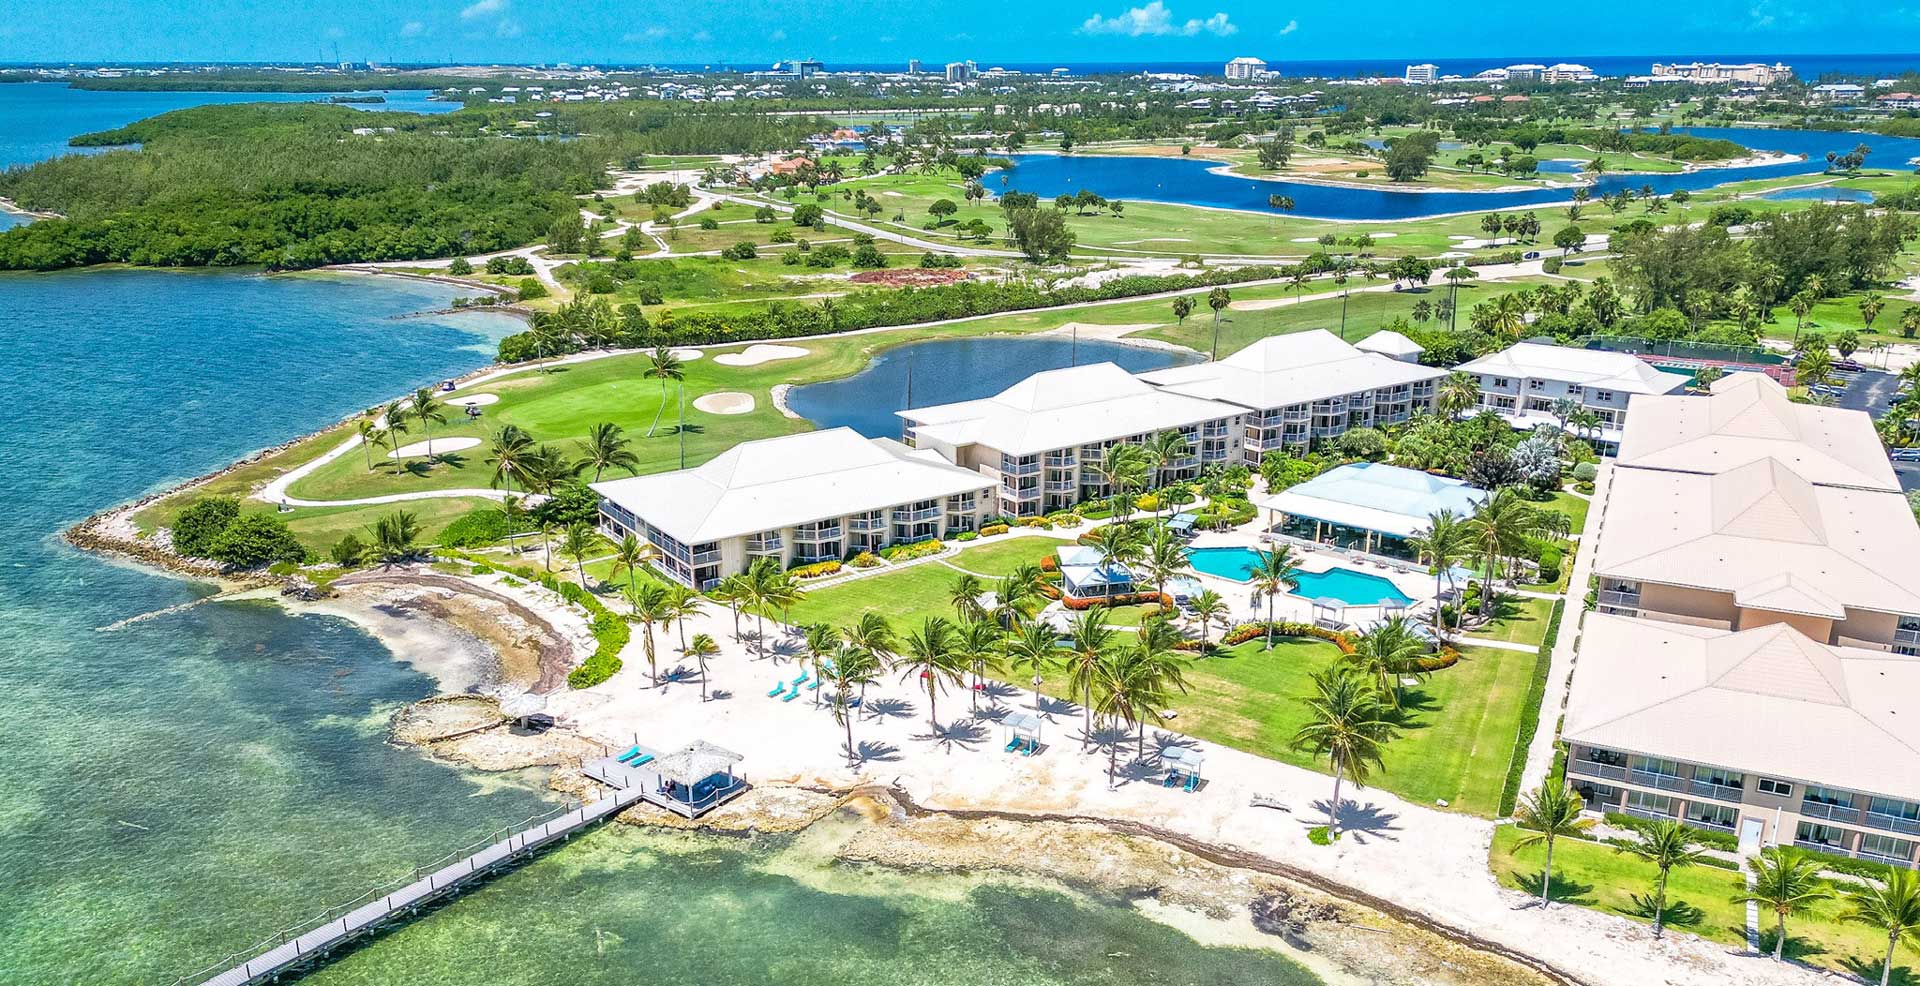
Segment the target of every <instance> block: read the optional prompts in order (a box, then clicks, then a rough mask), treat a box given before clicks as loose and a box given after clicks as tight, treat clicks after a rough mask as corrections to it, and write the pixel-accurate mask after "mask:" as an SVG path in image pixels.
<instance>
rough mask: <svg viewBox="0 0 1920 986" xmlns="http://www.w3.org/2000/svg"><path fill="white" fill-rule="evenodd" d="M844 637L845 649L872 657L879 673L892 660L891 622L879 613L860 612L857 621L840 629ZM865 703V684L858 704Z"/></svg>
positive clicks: (861, 687)
mask: <svg viewBox="0 0 1920 986" xmlns="http://www.w3.org/2000/svg"><path fill="white" fill-rule="evenodd" d="M841 634H842V636H844V637H845V638H846V641H847V649H848V650H850V651H857V652H859V653H861V654H864V655H866V656H867V657H869V658H872V659H873V670H874V673H875V674H879V673H880V672H881V671H882V670H884V669H885V668H886V666H887V665H888V664H889V663H891V662H892V661H893V656H894V650H895V646H896V645H895V643H894V639H893V624H891V623H888V622H887V618H886V617H884V616H881V615H880V614H879V613H862V614H860V619H859V621H858V622H856V623H854V625H853V626H850V627H847V628H846V629H845V630H843V631H841ZM866 704H867V688H866V684H865V683H862V684H861V686H860V705H861V707H862V708H865V707H866Z"/></svg>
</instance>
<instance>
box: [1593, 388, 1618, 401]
mask: <svg viewBox="0 0 1920 986" xmlns="http://www.w3.org/2000/svg"><path fill="white" fill-rule="evenodd" d="M1593 399H1594V400H1596V401H1611V400H1613V391H1611V390H1596V391H1594V392H1593Z"/></svg>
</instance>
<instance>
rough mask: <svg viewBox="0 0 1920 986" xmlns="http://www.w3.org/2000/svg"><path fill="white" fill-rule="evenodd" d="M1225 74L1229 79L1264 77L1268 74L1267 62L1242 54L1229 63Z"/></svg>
mask: <svg viewBox="0 0 1920 986" xmlns="http://www.w3.org/2000/svg"><path fill="white" fill-rule="evenodd" d="M1225 75H1226V77H1227V78H1229V79H1264V78H1266V76H1267V63H1266V62H1264V61H1262V60H1261V59H1258V58H1252V57H1249V56H1245V55H1242V56H1241V57H1239V58H1236V59H1234V60H1233V61H1230V62H1228V63H1227V67H1226V70H1225Z"/></svg>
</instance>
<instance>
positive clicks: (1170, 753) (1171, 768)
mask: <svg viewBox="0 0 1920 986" xmlns="http://www.w3.org/2000/svg"><path fill="white" fill-rule="evenodd" d="M1160 759H1162V760H1164V761H1166V763H1167V779H1166V780H1165V781H1162V782H1161V786H1162V787H1172V786H1174V785H1175V784H1179V785H1180V786H1181V787H1182V788H1183V789H1184V790H1186V791H1188V792H1189V793H1191V792H1193V791H1197V790H1199V788H1200V767H1201V765H1202V764H1204V763H1205V762H1206V759H1207V756H1206V754H1204V753H1201V752H1200V751H1199V750H1195V749H1192V748H1190V747H1185V746H1176V747H1173V748H1172V749H1169V750H1167V751H1166V752H1165V753H1162V754H1161V755H1160Z"/></svg>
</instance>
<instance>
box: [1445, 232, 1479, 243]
mask: <svg viewBox="0 0 1920 986" xmlns="http://www.w3.org/2000/svg"><path fill="white" fill-rule="evenodd" d="M1477 238H1478V237H1473V236H1465V235H1462V234H1459V233H1455V234H1454V235H1452V236H1449V237H1447V239H1449V240H1453V241H1455V242H1459V241H1462V240H1472V239H1477Z"/></svg>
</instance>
